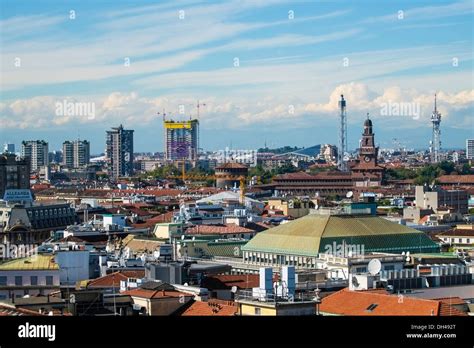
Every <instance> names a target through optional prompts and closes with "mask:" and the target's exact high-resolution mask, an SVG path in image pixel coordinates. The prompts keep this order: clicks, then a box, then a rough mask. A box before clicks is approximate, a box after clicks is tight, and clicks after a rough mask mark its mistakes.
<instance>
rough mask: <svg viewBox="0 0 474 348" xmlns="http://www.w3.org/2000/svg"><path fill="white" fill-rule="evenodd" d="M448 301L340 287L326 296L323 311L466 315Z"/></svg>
mask: <svg viewBox="0 0 474 348" xmlns="http://www.w3.org/2000/svg"><path fill="white" fill-rule="evenodd" d="M446 305H447V304H446V303H444V302H441V301H437V300H425V299H419V298H413V297H408V296H404V297H402V300H400V297H399V296H398V295H386V294H383V293H376V292H369V291H350V290H349V289H347V288H346V289H343V290H340V291H338V292H336V293H334V294H331V295H329V296H327V297H325V298H323V300H322V303H321V306H320V311H321V312H324V313H328V314H335V315H356V316H361V315H363V316H385V315H389V316H439V315H466V314H465V313H462V312H460V311H459V310H456V309H454V308H452V307H450V306H449V305H447V306H449V308H447V307H446Z"/></svg>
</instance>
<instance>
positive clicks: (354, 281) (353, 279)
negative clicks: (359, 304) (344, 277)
mask: <svg viewBox="0 0 474 348" xmlns="http://www.w3.org/2000/svg"><path fill="white" fill-rule="evenodd" d="M352 285H354V287H355V288H358V287H359V281H358V280H357V277H356V276H353V277H352Z"/></svg>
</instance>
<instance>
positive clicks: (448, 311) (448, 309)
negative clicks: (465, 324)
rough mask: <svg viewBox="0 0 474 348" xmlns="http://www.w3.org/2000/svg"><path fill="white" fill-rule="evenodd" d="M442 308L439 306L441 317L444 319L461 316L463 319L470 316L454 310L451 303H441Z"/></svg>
mask: <svg viewBox="0 0 474 348" xmlns="http://www.w3.org/2000/svg"><path fill="white" fill-rule="evenodd" d="M439 302H440V306H439V315H440V316H443V317H450V316H454V315H455V316H461V317H467V316H468V314H467V313H465V312H463V311H460V310H459V309H457V308H454V307H453V306H452V304H451V303H449V302H446V301H439Z"/></svg>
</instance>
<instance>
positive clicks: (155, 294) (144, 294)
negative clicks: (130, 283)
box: [122, 288, 192, 299]
mask: <svg viewBox="0 0 474 348" xmlns="http://www.w3.org/2000/svg"><path fill="white" fill-rule="evenodd" d="M122 294H124V295H129V296H132V297H141V298H146V299H158V298H177V297H181V296H184V297H192V295H190V294H186V293H184V292H180V291H176V290H147V289H142V288H138V289H133V290H128V291H124V292H122Z"/></svg>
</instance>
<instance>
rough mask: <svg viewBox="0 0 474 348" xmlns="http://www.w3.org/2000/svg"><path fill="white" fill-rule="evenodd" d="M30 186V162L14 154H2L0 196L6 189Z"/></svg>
mask: <svg viewBox="0 0 474 348" xmlns="http://www.w3.org/2000/svg"><path fill="white" fill-rule="evenodd" d="M29 188H30V162H29V161H28V159H25V158H19V157H17V156H15V155H14V154H10V153H4V154H2V155H0V198H3V195H4V194H5V190H10V189H29Z"/></svg>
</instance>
